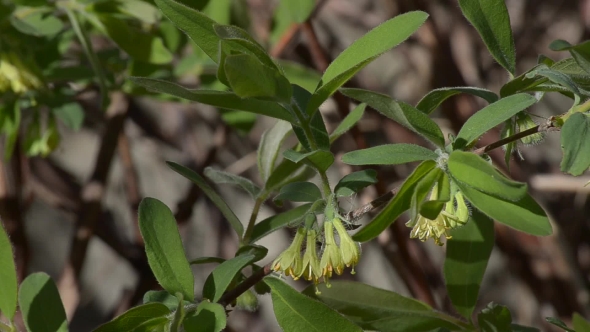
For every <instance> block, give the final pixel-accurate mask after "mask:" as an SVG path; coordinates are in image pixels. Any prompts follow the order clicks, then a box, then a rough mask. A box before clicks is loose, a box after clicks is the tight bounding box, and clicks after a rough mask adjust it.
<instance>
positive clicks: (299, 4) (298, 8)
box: [276, 0, 315, 23]
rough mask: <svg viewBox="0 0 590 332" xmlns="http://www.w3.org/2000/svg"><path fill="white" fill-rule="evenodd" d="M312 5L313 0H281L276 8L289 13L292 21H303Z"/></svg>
mask: <svg viewBox="0 0 590 332" xmlns="http://www.w3.org/2000/svg"><path fill="white" fill-rule="evenodd" d="M314 7H315V1H314V0H298V1H293V0H287V1H281V2H280V3H279V6H278V8H277V9H276V10H285V11H286V12H287V13H289V15H290V16H291V18H292V20H293V22H296V23H303V22H305V20H307V18H308V17H309V15H310V14H311V12H312V11H313V9H314ZM283 8H284V9H283Z"/></svg>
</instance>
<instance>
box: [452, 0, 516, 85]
mask: <svg viewBox="0 0 590 332" xmlns="http://www.w3.org/2000/svg"><path fill="white" fill-rule="evenodd" d="M459 6H460V7H461V11H462V12H463V15H465V17H466V18H467V20H469V22H470V23H471V24H473V26H474V27H475V29H476V30H477V32H479V35H480V36H481V39H483V42H484V43H485V44H486V46H487V47H488V51H490V53H491V54H492V56H493V57H494V59H496V61H497V62H498V63H499V64H500V65H501V66H502V67H504V68H505V69H506V70H508V71H509V72H510V73H512V74H514V71H515V70H516V50H515V48H514V37H513V36H512V28H511V27H510V17H509V16H508V9H507V8H506V3H505V2H504V0H459Z"/></svg>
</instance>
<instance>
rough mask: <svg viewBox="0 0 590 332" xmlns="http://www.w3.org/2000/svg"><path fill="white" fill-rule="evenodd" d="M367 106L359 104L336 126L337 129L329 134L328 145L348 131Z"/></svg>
mask: <svg viewBox="0 0 590 332" xmlns="http://www.w3.org/2000/svg"><path fill="white" fill-rule="evenodd" d="M366 107H367V104H359V105H357V107H355V108H354V109H353V110H352V111H351V112H350V113H348V115H347V116H346V117H345V118H344V119H343V120H342V122H340V123H339V124H338V127H336V129H334V131H333V132H332V133H331V134H330V143H332V142H334V141H335V140H337V139H338V138H339V137H340V136H342V135H344V133H346V132H347V131H349V130H350V129H351V128H352V127H354V125H356V123H357V122H359V120H360V119H361V118H362V117H363V115H364V114H365V108H366Z"/></svg>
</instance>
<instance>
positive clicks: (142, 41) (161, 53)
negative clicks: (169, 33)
mask: <svg viewBox="0 0 590 332" xmlns="http://www.w3.org/2000/svg"><path fill="white" fill-rule="evenodd" d="M99 19H100V21H101V23H102V24H103V25H104V28H105V31H106V33H107V35H108V36H109V37H110V38H111V39H112V40H113V41H114V42H115V43H116V44H117V45H118V46H119V47H120V48H121V49H122V50H123V51H125V53H127V54H129V56H130V57H132V58H134V59H136V60H139V61H145V62H148V63H153V64H166V63H170V61H172V59H173V56H172V53H170V51H168V49H167V48H166V47H165V46H164V42H163V41H162V38H160V37H156V36H154V35H151V34H147V33H145V32H142V31H140V30H136V29H134V28H132V27H131V26H129V22H127V21H125V20H122V19H119V18H117V17H115V16H110V15H100V16H99Z"/></svg>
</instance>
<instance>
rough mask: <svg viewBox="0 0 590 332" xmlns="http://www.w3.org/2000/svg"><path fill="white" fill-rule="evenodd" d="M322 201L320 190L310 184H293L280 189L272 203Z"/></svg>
mask: <svg viewBox="0 0 590 332" xmlns="http://www.w3.org/2000/svg"><path fill="white" fill-rule="evenodd" d="M318 199H322V192H321V191H320V188H318V186H316V185H315V183H311V182H293V183H289V184H288V185H286V186H284V187H282V188H281V191H280V192H279V194H278V195H277V196H276V197H275V198H274V199H273V200H274V201H282V200H288V201H292V202H315V201H317V200H318Z"/></svg>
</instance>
